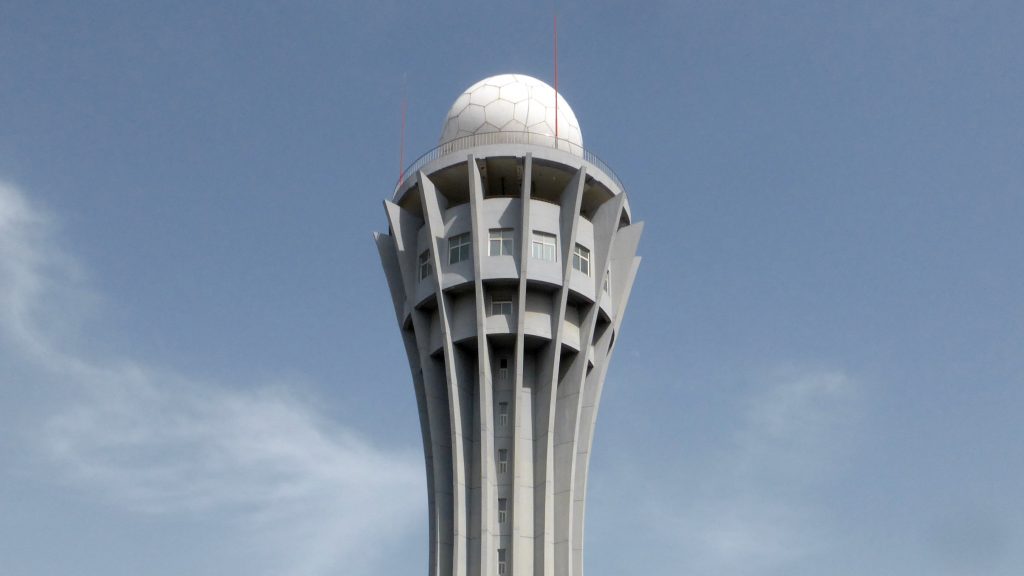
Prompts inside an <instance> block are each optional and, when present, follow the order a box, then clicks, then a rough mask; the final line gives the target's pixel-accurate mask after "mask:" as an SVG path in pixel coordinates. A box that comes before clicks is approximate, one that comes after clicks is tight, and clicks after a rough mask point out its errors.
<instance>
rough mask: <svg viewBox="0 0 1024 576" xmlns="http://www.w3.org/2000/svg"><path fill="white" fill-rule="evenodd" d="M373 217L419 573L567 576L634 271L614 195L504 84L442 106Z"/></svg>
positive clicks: (630, 232) (561, 128)
mask: <svg viewBox="0 0 1024 576" xmlns="http://www.w3.org/2000/svg"><path fill="white" fill-rule="evenodd" d="M556 99H557V110H556ZM556 124H557V130H556ZM384 205H385V209H386V212H387V218H388V232H387V233H386V234H380V233H378V234H376V242H377V248H378V250H379V251H380V258H381V263H382V264H383V266H384V272H385V273H386V275H387V280H388V285H389V286H390V289H391V297H392V298H393V299H394V304H395V314H396V316H397V317H398V327H399V329H400V331H401V334H402V339H403V341H404V343H405V350H406V353H407V355H408V358H409V367H410V369H411V370H412V379H413V384H414V387H415V390H416V400H417V403H418V406H419V414H420V425H421V428H422V432H423V451H424V455H425V459H426V471H427V490H428V499H429V502H428V506H429V508H428V509H429V517H430V518H429V520H430V555H429V558H430V560H429V563H430V568H429V576H494V575H497V576H581V575H582V574H583V527H584V514H585V511H586V507H585V505H586V499H585V496H586V490H587V469H588V466H589V462H590V449H591V446H592V445H593V439H594V421H595V419H596V417H597V408H598V405H599V403H600V400H601V389H602V387H603V385H604V379H605V374H606V372H607V369H608V362H609V360H610V359H611V356H612V352H613V351H614V350H615V344H616V339H617V336H618V332H619V326H620V324H621V322H622V315H623V312H624V311H625V308H626V303H627V301H628V300H629V292H630V289H631V287H632V285H633V278H634V276H635V274H636V271H637V267H638V265H639V263H640V258H638V257H637V256H636V249H637V244H638V242H639V240H640V233H641V230H642V224H640V223H634V222H633V220H632V216H631V214H630V209H629V202H628V201H627V199H626V192H625V190H624V188H623V186H622V184H621V183H620V182H619V180H618V178H616V176H615V174H614V173H613V172H612V171H611V170H610V169H609V168H608V167H607V166H606V165H605V164H604V163H602V162H601V161H600V160H599V159H598V158H597V157H596V156H594V155H593V154H591V153H590V152H588V151H587V150H586V149H585V148H584V147H583V137H582V134H581V132H580V127H579V124H578V123H577V121H576V117H575V115H574V114H573V112H572V109H571V108H569V105H568V104H567V103H566V102H565V100H563V99H562V98H561V96H560V95H558V96H556V94H555V91H554V90H553V89H552V88H551V87H550V86H548V85H547V84H545V83H543V82H541V81H539V80H537V79H535V78H531V77H529V76H523V75H518V74H515V75H513V74H505V75H501V76H493V77H491V78H487V79H484V80H481V81H480V82H477V83H476V84H474V85H473V86H471V87H470V88H469V89H468V90H466V91H465V92H464V93H463V94H462V95H460V96H459V97H458V99H456V100H455V104H454V105H452V108H451V110H450V111H449V112H448V117H447V118H446V120H445V124H444V128H443V132H442V134H441V139H440V144H439V145H438V147H437V148H434V149H433V150H431V151H430V152H428V153H427V154H425V155H424V156H422V157H421V158H420V159H418V160H417V161H415V162H414V163H413V164H412V166H411V167H410V168H409V169H408V170H407V171H406V172H405V173H404V175H403V177H402V179H401V181H400V182H399V184H398V187H397V188H396V190H395V193H394V197H393V198H392V199H391V200H387V201H385V202H384Z"/></svg>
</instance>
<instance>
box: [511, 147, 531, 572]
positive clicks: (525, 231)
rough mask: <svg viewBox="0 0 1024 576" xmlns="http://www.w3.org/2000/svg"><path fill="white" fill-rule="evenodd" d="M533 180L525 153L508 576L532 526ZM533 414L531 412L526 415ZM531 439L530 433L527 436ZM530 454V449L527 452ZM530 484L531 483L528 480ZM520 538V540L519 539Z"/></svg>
mask: <svg viewBox="0 0 1024 576" xmlns="http://www.w3.org/2000/svg"><path fill="white" fill-rule="evenodd" d="M532 179H533V155H532V154H526V156H525V157H524V158H523V186H522V190H521V192H520V195H519V206H520V220H519V223H520V225H519V297H518V299H517V300H516V344H515V355H516V357H515V361H514V364H513V370H514V371H515V391H514V393H513V395H512V418H513V422H514V425H513V433H512V457H511V463H512V494H511V496H512V498H511V502H512V506H511V511H510V513H511V520H512V538H511V545H510V550H509V557H510V559H511V561H512V562H511V566H510V568H511V573H512V574H517V573H519V574H524V572H523V571H521V570H520V569H519V568H518V566H521V565H523V564H522V563H521V561H520V557H521V556H524V555H525V554H533V550H532V547H531V548H527V549H526V550H524V549H523V548H524V547H523V546H521V545H520V543H521V542H524V540H525V538H522V537H523V536H525V534H523V532H524V531H525V532H528V533H529V535H530V539H529V542H530V543H533V542H534V540H533V526H523V525H522V524H521V522H520V520H521V518H520V517H521V514H520V509H521V507H522V506H526V505H529V506H532V505H533V499H532V498H531V499H530V500H529V502H523V495H522V493H521V492H522V490H523V477H522V474H523V472H522V466H520V465H519V461H520V458H523V457H524V456H525V455H524V454H523V453H522V450H523V449H524V448H525V447H526V446H525V444H524V439H523V426H524V425H527V426H529V425H530V423H529V422H526V423H524V422H523V421H522V410H521V407H520V405H519V403H520V401H521V400H522V397H523V355H524V346H525V345H526V293H527V286H528V284H529V281H528V278H529V262H530V193H531V190H530V188H531V185H530V183H531V181H532ZM532 412H533V411H532V410H531V411H530V413H532ZM531 436H532V434H531ZM531 452H532V450H531ZM530 484H531V485H532V484H533V480H532V479H531V481H530ZM521 538H522V539H521Z"/></svg>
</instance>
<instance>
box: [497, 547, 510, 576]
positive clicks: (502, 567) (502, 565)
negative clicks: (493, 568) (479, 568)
mask: <svg viewBox="0 0 1024 576" xmlns="http://www.w3.org/2000/svg"><path fill="white" fill-rule="evenodd" d="M507 568H508V556H507V552H506V551H505V549H504V548H498V576H505V573H506V572H507Z"/></svg>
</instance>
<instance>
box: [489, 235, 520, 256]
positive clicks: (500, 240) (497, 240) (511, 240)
mask: <svg viewBox="0 0 1024 576" xmlns="http://www.w3.org/2000/svg"><path fill="white" fill-rule="evenodd" d="M496 234H497V235H496ZM495 247H497V251H495ZM515 251H516V231H515V229H514V228H491V229H490V230H488V231H487V255H488V256H512V255H513V254H515Z"/></svg>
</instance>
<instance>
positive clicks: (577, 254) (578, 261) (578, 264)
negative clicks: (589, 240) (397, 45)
mask: <svg viewBox="0 0 1024 576" xmlns="http://www.w3.org/2000/svg"><path fill="white" fill-rule="evenodd" d="M590 264H591V259H590V248H587V247H586V246H584V245H583V244H580V243H579V242H577V243H576V246H574V247H573V249H572V267H573V269H574V270H576V271H578V272H579V273H580V274H585V275H586V276H587V277H588V278H589V277H590V268H591V266H590ZM584 268H586V270H584Z"/></svg>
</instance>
